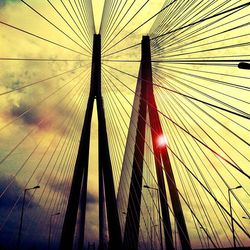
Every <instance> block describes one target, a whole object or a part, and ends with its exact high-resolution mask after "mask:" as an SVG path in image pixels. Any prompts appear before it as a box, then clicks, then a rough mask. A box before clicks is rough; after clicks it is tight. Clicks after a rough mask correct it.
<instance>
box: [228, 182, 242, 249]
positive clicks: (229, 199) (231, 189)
mask: <svg viewBox="0 0 250 250" xmlns="http://www.w3.org/2000/svg"><path fill="white" fill-rule="evenodd" d="M239 188H242V186H237V187H234V188H228V202H229V208H230V217H231V226H232V228H231V229H232V234H233V245H234V248H236V238H235V232H234V220H233V214H232V204H231V196H230V193H231V192H232V191H233V190H235V189H239Z"/></svg>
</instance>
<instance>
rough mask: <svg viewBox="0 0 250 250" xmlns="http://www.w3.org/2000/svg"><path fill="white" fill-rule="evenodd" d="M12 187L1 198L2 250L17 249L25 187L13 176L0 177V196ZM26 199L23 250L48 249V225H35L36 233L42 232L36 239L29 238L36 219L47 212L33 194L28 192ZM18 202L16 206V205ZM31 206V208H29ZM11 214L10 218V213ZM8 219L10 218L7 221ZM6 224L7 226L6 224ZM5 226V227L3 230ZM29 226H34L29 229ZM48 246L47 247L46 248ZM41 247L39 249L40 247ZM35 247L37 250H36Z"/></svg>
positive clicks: (0, 234)
mask: <svg viewBox="0 0 250 250" xmlns="http://www.w3.org/2000/svg"><path fill="white" fill-rule="evenodd" d="M9 183H11V186H10V187H9V188H8V189H7V190H6V192H5V193H4V195H3V196H2V197H1V198H0V228H1V233H0V249H1V250H3V249H9V250H14V249H16V242H17V235H18V228H19V223H20V213H21V206H22V201H23V199H22V198H23V192H24V189H25V187H24V186H22V185H21V184H19V183H18V182H17V181H16V180H15V179H13V177H12V176H1V177H0V194H1V193H2V192H3V191H4V190H5V188H6V187H7V185H8V184H9ZM25 197H26V199H25V204H26V206H25V213H24V218H23V231H22V248H21V249H26V250H29V249H46V247H47V243H46V242H47V241H46V240H45V239H47V225H46V223H45V224H41V225H35V227H36V232H40V233H39V234H37V235H36V237H29V235H33V232H34V228H33V225H34V221H33V220H34V218H38V217H39V215H40V214H44V213H45V211H44V210H43V209H42V208H41V207H40V206H39V205H38V204H37V203H36V202H35V201H34V198H32V192H26V196H25ZM18 199H19V201H18V202H17V204H16V206H15V203H16V201H17V200H18ZM28 204H29V206H28ZM10 211H12V212H11V214H10V216H8V215H9V212H10ZM6 218H8V219H7V220H6ZM5 220H6V221H5ZM4 223H5V224H4ZM3 224H4V227H3V228H2V226H3ZM29 225H32V226H31V227H29ZM45 245H46V246H45ZM38 246H39V247H38ZM34 247H35V248H34Z"/></svg>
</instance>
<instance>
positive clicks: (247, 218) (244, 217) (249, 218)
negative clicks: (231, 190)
mask: <svg viewBox="0 0 250 250" xmlns="http://www.w3.org/2000/svg"><path fill="white" fill-rule="evenodd" d="M242 218H243V219H246V220H250V217H246V216H243V217H242Z"/></svg>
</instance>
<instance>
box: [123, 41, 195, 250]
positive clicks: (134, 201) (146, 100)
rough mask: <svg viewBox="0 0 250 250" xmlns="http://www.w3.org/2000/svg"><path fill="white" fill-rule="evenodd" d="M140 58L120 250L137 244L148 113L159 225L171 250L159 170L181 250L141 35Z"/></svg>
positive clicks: (175, 200) (179, 219) (184, 237)
mask: <svg viewBox="0 0 250 250" xmlns="http://www.w3.org/2000/svg"><path fill="white" fill-rule="evenodd" d="M141 51H142V52H141V53H142V56H141V66H140V74H139V81H140V84H141V88H140V104H139V111H138V121H137V131H136V138H135V149H134V160H133V165H132V177H131V183H130V189H129V199H128V208H127V216H126V223H125V231H124V241H123V249H124V250H125V249H126V250H137V249H138V241H139V227H140V206H141V194H142V177H143V158H144V145H145V127H146V114H147V112H148V115H149V122H150V127H151V137H152V144H153V152H154V158H155V167H156V175H157V182H158V190H159V192H158V194H159V196H160V205H161V212H162V222H163V227H164V236H165V245H166V248H167V249H168V250H172V249H174V245H173V238H172V230H171V223H170V216H169V210H168V204H167V195H166V187H165V181H164V175H163V169H162V166H163V167H164V172H165V173H166V180H167V183H168V188H169V193H170V198H171V202H172V206H173V211H174V217H175V221H176V224H177V228H178V232H179V238H180V241H181V246H182V249H183V250H189V249H191V245H190V240H189V236H188V231H187V227H186V223H185V219H184V215H183V211H182V207H181V203H180V199H179V194H178V190H177V188H176V183H175V179H174V175H173V171H172V167H171V163H170V159H169V155H168V151H167V147H166V146H161V147H159V145H158V139H159V137H160V136H163V130H162V127H161V123H160V118H159V114H158V111H157V105H156V101H155V97H154V92H153V79H152V64H151V51H150V39H149V37H148V36H144V37H143V39H142V50H141Z"/></svg>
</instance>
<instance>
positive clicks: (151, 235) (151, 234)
mask: <svg viewBox="0 0 250 250" xmlns="http://www.w3.org/2000/svg"><path fill="white" fill-rule="evenodd" d="M157 226H158V225H152V226H151V227H150V237H151V250H152V249H153V233H152V228H153V227H157Z"/></svg>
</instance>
